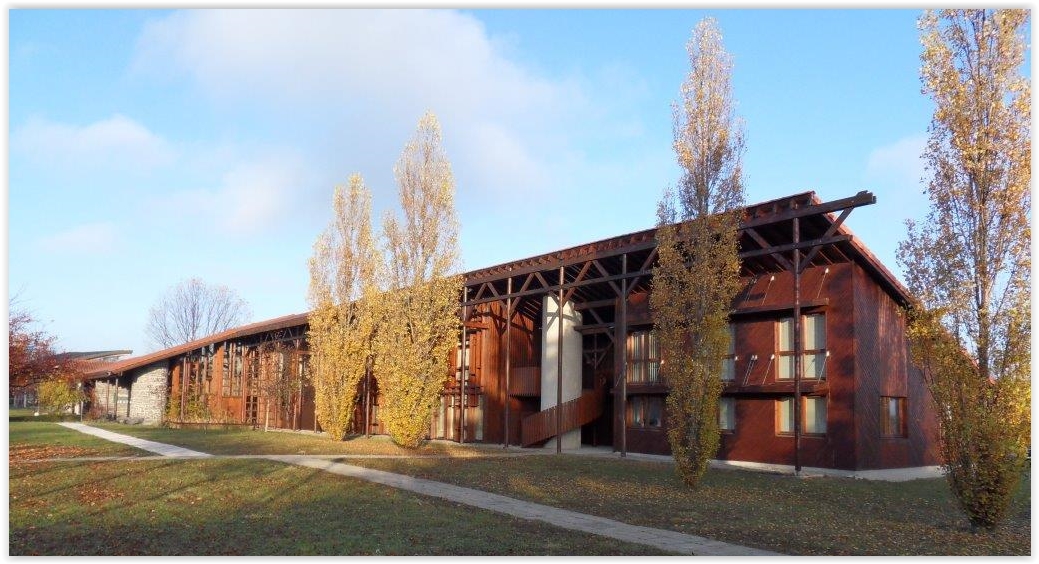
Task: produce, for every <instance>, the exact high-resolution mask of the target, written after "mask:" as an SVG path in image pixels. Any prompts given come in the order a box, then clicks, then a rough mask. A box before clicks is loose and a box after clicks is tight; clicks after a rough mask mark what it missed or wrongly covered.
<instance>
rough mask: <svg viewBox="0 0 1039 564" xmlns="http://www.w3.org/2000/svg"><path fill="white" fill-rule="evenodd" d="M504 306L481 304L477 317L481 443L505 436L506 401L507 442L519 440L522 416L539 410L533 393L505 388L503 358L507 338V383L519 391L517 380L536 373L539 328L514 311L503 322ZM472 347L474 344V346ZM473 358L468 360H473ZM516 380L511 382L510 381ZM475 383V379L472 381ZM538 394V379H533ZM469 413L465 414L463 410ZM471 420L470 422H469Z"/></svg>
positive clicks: (473, 433) (527, 318)
mask: <svg viewBox="0 0 1039 564" xmlns="http://www.w3.org/2000/svg"><path fill="white" fill-rule="evenodd" d="M505 309H506V308H505V305H504V304H501V303H496V302H495V303H490V304H486V305H484V306H482V307H481V313H482V315H481V316H480V320H481V322H482V324H483V326H484V329H483V330H482V331H480V332H478V333H476V336H477V337H478V342H479V343H480V345H479V347H480V348H479V349H477V350H474V355H475V353H476V352H477V351H478V353H479V354H478V355H476V356H479V357H480V359H479V368H478V375H477V378H478V383H479V385H480V386H481V388H482V393H483V395H484V410H483V424H484V430H483V442H486V443H501V442H504V439H505V404H506V402H508V404H509V425H508V426H509V444H513V445H517V444H519V442H520V427H521V424H522V423H521V422H522V420H523V417H525V416H527V415H531V414H532V413H535V412H537V411H539V409H540V403H539V402H540V400H539V398H538V397H536V396H529V395H517V394H510V393H509V391H508V390H506V389H505V385H506V384H505V357H506V350H507V346H508V345H507V341H508V340H511V341H512V343H511V346H512V350H511V356H512V358H511V370H510V378H509V379H510V383H511V385H512V388H513V391H517V390H520V391H522V387H521V386H519V383H520V380H518V379H522V378H524V377H528V378H529V377H530V376H531V375H540V370H539V368H540V364H541V352H540V351H541V349H540V340H541V334H540V328H539V327H538V324H537V323H536V322H535V321H534V320H533V319H531V318H529V317H527V316H525V315H523V314H522V313H520V312H518V311H514V312H513V315H512V319H511V322H510V323H506V319H505V318H506V311H505ZM474 349H475V346H474ZM476 361H477V359H476V358H473V359H472V361H471V362H473V363H475V362H476ZM513 380H516V381H515V382H512V381H513ZM474 383H477V381H474ZM536 389H537V390H538V394H540V381H539V382H537V387H536ZM467 415H469V413H467ZM471 423H472V422H471ZM467 427H469V429H468V434H467V437H470V439H471V438H472V437H474V436H475V428H474V427H471V426H470V425H467Z"/></svg>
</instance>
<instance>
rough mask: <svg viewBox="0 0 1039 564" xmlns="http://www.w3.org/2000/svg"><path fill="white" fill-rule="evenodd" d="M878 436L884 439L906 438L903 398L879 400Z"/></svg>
mask: <svg viewBox="0 0 1039 564" xmlns="http://www.w3.org/2000/svg"><path fill="white" fill-rule="evenodd" d="M880 434H881V436H884V437H905V436H906V399H905V398H895V397H882V398H880Z"/></svg>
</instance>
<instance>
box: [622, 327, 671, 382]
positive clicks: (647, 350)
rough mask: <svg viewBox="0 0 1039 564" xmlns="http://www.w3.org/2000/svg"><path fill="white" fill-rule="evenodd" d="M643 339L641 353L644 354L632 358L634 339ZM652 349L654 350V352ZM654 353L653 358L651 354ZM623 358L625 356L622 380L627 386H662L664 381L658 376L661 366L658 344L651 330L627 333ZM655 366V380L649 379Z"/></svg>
mask: <svg viewBox="0 0 1039 564" xmlns="http://www.w3.org/2000/svg"><path fill="white" fill-rule="evenodd" d="M643 338H644V339H645V342H644V343H643V346H642V347H641V349H640V350H641V351H643V352H644V354H641V355H639V358H635V357H634V349H635V341H634V339H643ZM654 349H656V350H655V351H654ZM654 352H656V355H655V356H654V355H653V353H654ZM624 356H625V360H626V362H625V371H624V372H625V374H624V378H625V379H626V380H627V382H628V383H629V384H635V385H657V384H663V383H664V379H663V377H662V376H661V374H660V368H661V365H662V364H663V363H662V362H661V358H660V342H659V341H658V340H657V336H656V333H655V332H654V331H653V330H652V329H637V330H634V331H629V332H628V336H627V338H625V340H624ZM653 365H656V379H651V378H650V377H651V375H652V374H653V370H652V366H653Z"/></svg>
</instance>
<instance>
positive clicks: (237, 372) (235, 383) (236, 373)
mask: <svg viewBox="0 0 1039 564" xmlns="http://www.w3.org/2000/svg"><path fill="white" fill-rule="evenodd" d="M231 362H232V366H231V395H232V396H236V397H237V396H240V395H242V347H240V346H236V347H235V348H234V358H233V359H232V361H231Z"/></svg>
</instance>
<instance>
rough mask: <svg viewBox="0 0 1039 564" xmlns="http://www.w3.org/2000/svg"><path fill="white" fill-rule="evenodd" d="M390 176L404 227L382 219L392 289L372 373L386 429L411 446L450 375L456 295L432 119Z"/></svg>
mask: <svg viewBox="0 0 1039 564" xmlns="http://www.w3.org/2000/svg"><path fill="white" fill-rule="evenodd" d="M394 175H395V177H396V180H397V186H398V189H399V193H400V202H401V208H402V211H403V221H402V222H401V221H398V220H397V218H395V217H393V216H392V215H387V216H386V218H385V220H384V231H385V239H386V246H387V261H388V272H387V280H388V283H389V285H390V290H389V292H387V294H386V297H385V305H386V307H387V310H386V316H385V322H384V323H383V325H382V327H381V328H380V331H379V337H378V343H379V347H378V349H379V354H378V355H377V357H376V372H375V373H376V378H377V380H378V382H379V389H380V390H381V392H382V398H383V403H382V407H381V414H382V420H383V423H384V424H385V425H386V430H387V432H388V433H389V435H390V437H391V438H392V439H393V441H394V442H395V443H397V444H398V445H401V446H404V447H409V448H411V447H416V446H418V445H419V444H420V443H421V441H422V439H423V438H424V437H425V435H426V433H427V432H428V430H429V425H430V421H431V418H432V414H433V408H434V406H435V405H437V404H438V402H439V398H440V394H441V392H442V390H443V388H444V383H445V380H446V379H447V377H448V375H449V374H448V371H449V369H450V366H449V364H448V360H449V358H450V354H451V352H452V351H453V350H454V348H455V346H456V344H457V340H458V330H459V320H458V316H457V314H458V298H459V296H460V295H461V291H462V280H461V277H460V276H459V275H458V274H456V273H457V272H458V270H459V256H458V219H457V217H456V214H455V208H454V192H455V181H454V176H453V174H452V173H451V163H450V162H449V161H448V158H447V154H446V152H445V151H444V148H443V143H442V139H441V133H440V124H439V123H438V121H437V118H436V116H435V115H433V113H431V112H427V113H426V114H425V115H424V116H423V117H422V119H421V120H420V121H419V124H418V130H417V131H416V133H415V137H414V138H413V139H412V140H411V141H409V142H408V144H407V145H406V146H405V147H404V151H403V152H402V153H401V156H400V159H399V160H398V161H397V164H396V166H395V167H394Z"/></svg>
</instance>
